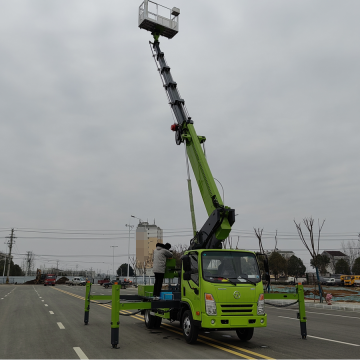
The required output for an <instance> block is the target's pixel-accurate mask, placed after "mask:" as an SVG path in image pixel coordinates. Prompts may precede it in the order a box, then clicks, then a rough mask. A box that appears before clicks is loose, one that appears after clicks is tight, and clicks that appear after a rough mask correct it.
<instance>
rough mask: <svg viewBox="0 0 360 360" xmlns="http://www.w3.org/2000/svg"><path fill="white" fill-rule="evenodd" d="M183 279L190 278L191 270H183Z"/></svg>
mask: <svg viewBox="0 0 360 360" xmlns="http://www.w3.org/2000/svg"><path fill="white" fill-rule="evenodd" d="M183 279H184V280H191V272H189V271H185V272H184V275H183Z"/></svg>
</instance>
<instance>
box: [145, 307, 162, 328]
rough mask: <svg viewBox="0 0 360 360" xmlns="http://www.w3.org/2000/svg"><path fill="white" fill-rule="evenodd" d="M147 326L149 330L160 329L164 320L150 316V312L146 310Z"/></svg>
mask: <svg viewBox="0 0 360 360" xmlns="http://www.w3.org/2000/svg"><path fill="white" fill-rule="evenodd" d="M144 320H145V326H146V327H147V328H148V329H158V328H159V327H160V325H161V321H162V318H161V317H159V316H154V315H151V314H150V310H145V313H144Z"/></svg>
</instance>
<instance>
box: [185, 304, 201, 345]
mask: <svg viewBox="0 0 360 360" xmlns="http://www.w3.org/2000/svg"><path fill="white" fill-rule="evenodd" d="M182 329H183V334H184V337H185V340H186V342H187V343H188V344H194V343H195V342H196V340H197V337H198V335H199V328H198V327H196V326H195V324H194V320H193V317H192V314H191V311H190V310H186V311H185V312H184V315H183V318H182Z"/></svg>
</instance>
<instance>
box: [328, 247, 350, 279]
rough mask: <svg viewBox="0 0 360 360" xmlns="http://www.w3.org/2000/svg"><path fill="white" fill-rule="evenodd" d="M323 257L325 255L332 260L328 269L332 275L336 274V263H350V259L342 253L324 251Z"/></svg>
mask: <svg viewBox="0 0 360 360" xmlns="http://www.w3.org/2000/svg"><path fill="white" fill-rule="evenodd" d="M321 255H325V256H327V257H328V258H329V259H330V263H329V265H328V266H327V267H326V271H327V272H328V273H330V274H333V273H335V266H336V263H337V262H338V261H339V260H340V259H344V260H345V261H347V262H349V257H348V256H347V255H346V254H344V253H343V252H342V251H330V250H326V251H323V252H322V254H321Z"/></svg>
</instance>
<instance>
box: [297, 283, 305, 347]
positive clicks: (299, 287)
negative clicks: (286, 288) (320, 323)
mask: <svg viewBox="0 0 360 360" xmlns="http://www.w3.org/2000/svg"><path fill="white" fill-rule="evenodd" d="M297 293H298V296H299V312H298V319H299V320H300V333H301V337H302V339H304V340H305V339H306V335H307V331H306V312H305V299H304V288H303V286H302V285H300V284H299V285H297Z"/></svg>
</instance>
